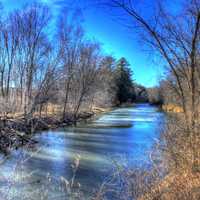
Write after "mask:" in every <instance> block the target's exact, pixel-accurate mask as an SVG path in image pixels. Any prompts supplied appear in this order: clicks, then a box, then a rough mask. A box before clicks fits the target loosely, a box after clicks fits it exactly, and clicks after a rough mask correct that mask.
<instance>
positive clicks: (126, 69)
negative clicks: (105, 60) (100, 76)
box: [115, 58, 135, 104]
mask: <svg viewBox="0 0 200 200" xmlns="http://www.w3.org/2000/svg"><path fill="white" fill-rule="evenodd" d="M115 84H116V90H117V92H116V101H117V102H118V103H119V104H122V103H125V102H128V101H133V100H134V98H135V92H134V84H133V81H132V71H131V69H130V64H129V63H128V61H127V60H126V59H125V58H121V59H120V60H119V61H118V62H117V67H116V69H115Z"/></svg>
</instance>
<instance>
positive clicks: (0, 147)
mask: <svg viewBox="0 0 200 200" xmlns="http://www.w3.org/2000/svg"><path fill="white" fill-rule="evenodd" d="M110 110H111V108H99V107H93V108H92V111H89V112H86V111H85V112H81V113H80V114H79V115H78V116H77V118H76V119H72V118H70V117H68V118H67V117H66V118H65V119H63V118H62V117H61V115H60V114H56V115H54V116H52V115H47V116H45V117H39V116H34V117H32V118H31V119H29V120H27V119H25V118H23V117H18V118H14V117H10V118H7V119H1V121H0V152H1V153H4V154H8V153H9V151H10V150H12V149H18V148H19V147H21V146H25V145H34V144H35V143H37V141H35V140H33V139H32V137H33V135H34V134H35V133H36V132H38V131H45V130H50V129H56V128H61V127H66V126H72V125H75V124H77V123H79V122H83V121H84V122H86V121H88V120H92V119H93V118H94V117H96V116H98V115H100V114H103V113H106V112H108V111H110Z"/></svg>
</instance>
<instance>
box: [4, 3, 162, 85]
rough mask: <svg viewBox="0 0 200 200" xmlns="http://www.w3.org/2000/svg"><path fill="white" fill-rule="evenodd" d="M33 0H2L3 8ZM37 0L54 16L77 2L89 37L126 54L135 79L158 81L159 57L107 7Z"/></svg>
mask: <svg viewBox="0 0 200 200" xmlns="http://www.w3.org/2000/svg"><path fill="white" fill-rule="evenodd" d="M33 1H34V0H17V1H16V0H1V2H2V3H3V6H4V9H5V10H7V11H11V10H13V9H15V8H20V7H22V6H23V5H24V4H28V3H32V2H33ZM36 1H38V2H43V3H46V4H48V5H49V7H50V8H51V9H52V11H53V13H54V15H55V16H56V14H57V13H59V12H60V11H61V10H63V9H64V8H72V7H74V6H76V5H78V6H79V7H80V8H81V9H82V13H83V17H84V22H83V26H84V29H85V32H86V35H87V37H88V38H90V39H94V40H96V41H99V42H100V43H101V44H102V47H103V50H104V51H105V53H108V54H112V55H113V56H115V57H116V58H120V57H125V58H127V60H128V61H129V63H130V64H131V67H132V70H133V73H134V75H133V79H134V80H135V81H136V82H137V83H139V84H142V85H144V86H147V87H151V86H155V85H156V84H158V81H159V77H161V75H162V74H163V70H162V66H161V65H160V66H159V65H158V62H153V61H155V59H156V58H155V55H154V54H150V53H148V52H147V51H145V47H144V46H143V45H142V44H141V43H140V42H139V38H138V36H137V34H135V33H134V30H131V29H128V28H126V27H124V26H123V25H121V24H120V23H119V22H118V21H117V20H115V17H113V16H112V13H110V12H108V10H106V9H105V8H103V7H96V6H94V5H91V4H90V3H85V2H86V1H83V2H84V3H83V2H82V3H80V2H81V1H80V0H79V1H78V0H73V1H72V0H36ZM88 1H89V0H88ZM90 1H91V2H94V1H92V0H90ZM151 1H153V0H151ZM156 63H157V64H156Z"/></svg>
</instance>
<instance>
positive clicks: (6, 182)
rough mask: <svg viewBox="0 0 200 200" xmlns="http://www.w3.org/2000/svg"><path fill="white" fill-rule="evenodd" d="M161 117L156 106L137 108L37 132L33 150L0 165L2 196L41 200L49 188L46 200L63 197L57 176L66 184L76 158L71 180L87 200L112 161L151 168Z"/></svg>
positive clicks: (15, 199)
mask: <svg viewBox="0 0 200 200" xmlns="http://www.w3.org/2000/svg"><path fill="white" fill-rule="evenodd" d="M164 118H165V116H164V114H163V113H162V112H160V111H159V110H158V108H157V107H154V106H151V105H149V104H136V105H134V106H133V107H128V108H119V109H115V110H113V111H111V112H109V113H107V114H104V115H102V116H100V117H98V118H97V119H95V120H93V121H91V122H88V123H86V124H85V123H82V124H79V125H78V126H77V127H67V128H62V129H57V130H52V131H51V130H49V131H45V132H42V133H38V134H36V135H35V139H36V140H37V141H38V144H37V145H36V146H35V147H34V148H28V149H27V148H23V149H20V150H16V151H13V152H12V153H11V155H10V156H9V157H8V158H7V160H6V161H5V162H4V163H3V164H1V166H0V191H1V192H2V197H3V199H9V200H10V199H13V200H22V199H26V198H27V199H33V200H39V197H41V195H42V194H41V191H44V190H42V189H44V187H47V188H48V189H49V191H48V194H47V199H56V200H61V199H64V197H63V192H62V191H61V190H60V189H59V186H58V188H56V186H57V184H58V180H60V178H61V177H64V178H65V179H67V180H69V179H70V177H72V174H73V173H72V171H73V170H72V166H71V164H72V163H73V161H74V159H75V158H77V157H78V158H80V164H79V167H78V170H77V172H76V177H75V182H79V183H80V185H81V187H82V188H84V189H83V190H84V191H85V192H84V195H85V197H84V199H87V197H88V196H89V194H90V193H91V192H92V191H93V189H97V188H98V187H99V186H100V185H101V183H102V182H103V180H104V179H105V177H107V176H108V175H109V174H110V173H111V171H112V169H113V163H114V162H119V163H123V164H124V163H126V165H128V166H129V167H137V168H138V167H139V168H144V167H149V166H150V161H149V152H150V151H151V150H152V147H153V144H154V142H155V139H156V138H158V137H159V135H160V131H161V130H160V125H161V124H163V122H164ZM50 177H51V178H50ZM47 179H51V180H50V181H49V182H51V186H52V185H54V186H55V187H54V189H52V188H51V189H50V186H49V185H47V183H46V182H47ZM58 185H59V184H58ZM28 197H29V198H28Z"/></svg>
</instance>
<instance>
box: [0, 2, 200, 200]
mask: <svg viewBox="0 0 200 200" xmlns="http://www.w3.org/2000/svg"><path fill="white" fill-rule="evenodd" d="M98 3H100V4H101V5H102V4H103V5H104V6H106V7H109V9H111V10H112V12H113V13H114V12H115V10H120V12H122V13H123V14H124V15H125V16H126V17H125V18H124V24H127V23H128V24H129V23H130V22H131V23H133V26H134V27H137V34H139V36H141V41H142V42H143V44H144V45H145V47H147V48H150V50H151V51H152V52H153V53H154V52H155V55H156V56H158V57H159V59H161V60H162V62H163V63H164V64H163V65H164V66H165V68H166V72H167V73H166V75H165V77H164V78H163V80H161V81H160V84H159V86H158V87H155V88H147V89H145V88H144V87H142V86H139V85H137V84H135V83H133V81H132V79H131V71H130V68H129V64H128V62H127V61H126V59H125V58H121V59H120V60H117V61H116V60H115V59H114V58H113V57H112V56H108V55H103V53H102V51H101V48H100V45H99V44H98V43H97V42H93V41H89V40H88V39H87V38H86V36H85V34H84V31H83V29H82V27H81V21H80V18H79V17H78V13H77V12H75V13H73V12H71V13H70V14H68V15H63V14H62V15H61V16H60V17H59V20H58V21H59V23H58V24H57V30H56V32H55V33H51V34H50V32H51V30H50V28H49V25H50V22H51V18H50V12H49V9H48V8H47V7H46V6H43V5H39V4H34V5H32V6H29V7H26V8H24V9H23V10H16V11H15V12H13V13H11V14H10V15H9V16H5V15H2V16H1V23H0V41H1V42H0V91H1V96H0V100H1V104H0V105H1V108H0V110H1V149H2V150H3V151H7V149H10V148H13V147H14V146H15V145H14V143H15V142H16V141H17V140H16V137H17V138H21V137H22V138H23V140H25V142H26V140H27V135H28V134H27V133H32V132H34V131H36V130H38V128H39V127H42V129H43V128H44V127H46V128H49V124H50V125H53V126H55V125H56V126H60V125H62V124H63V123H64V125H66V124H68V123H69V124H70V123H75V122H76V121H77V120H80V119H81V118H87V117H90V116H91V115H92V114H93V113H94V112H95V108H97V109H98V108H99V107H100V108H102V107H103V108H110V107H113V106H116V105H122V104H123V103H127V102H134V101H135V102H136V101H140V100H142V101H147V100H148V101H149V102H151V103H153V104H158V105H160V104H164V106H163V108H164V109H165V110H167V111H175V112H172V113H170V114H169V117H168V118H167V120H166V126H165V128H164V130H163V134H162V135H161V137H160V140H156V141H155V148H154V151H153V152H151V153H150V159H151V161H152V167H151V169H150V170H148V171H146V170H137V169H127V168H126V167H124V166H121V165H119V164H118V163H115V164H116V170H115V171H116V173H113V177H112V178H111V179H110V180H109V181H108V182H109V183H103V184H102V187H101V188H100V190H99V191H98V192H96V195H95V197H94V199H95V200H102V199H108V198H109V197H110V196H109V195H108V194H110V193H109V192H110V191H120V193H119V194H120V195H118V199H120V200H121V199H123V200H127V199H138V200H143V199H145V200H148V199H149V200H157V199H160V200H198V199H200V192H199V191H200V148H199V147H200V134H199V126H200V121H199V120H200V116H199V115H200V99H199V88H200V62H199V58H200V2H199V1H197V0H191V1H183V4H181V5H180V8H179V9H178V10H177V11H176V12H174V10H170V9H169V8H167V7H166V4H165V2H158V3H157V2H156V3H155V8H154V11H152V16H150V19H149V18H145V17H144V16H143V15H142V14H141V13H140V10H141V8H143V6H144V5H141V3H138V4H134V3H133V1H126V0H125V1H124V0H109V1H106V0H99V1H98ZM144 4H145V3H144ZM145 5H146V4H145ZM1 13H3V11H2V12H1ZM126 20H127V21H126ZM50 127H51V126H50ZM8 132H9V134H8ZM22 132H24V133H25V134H21V133H22ZM24 135H25V137H24ZM28 140H29V137H28ZM20 141H21V139H20ZM33 142H34V141H33ZM5 149H6V150H5ZM158 158H159V159H158ZM78 166H79V157H78V158H77V159H76V160H75V164H74V165H73V169H74V175H73V176H72V181H70V182H68V181H67V180H65V179H62V182H63V183H64V184H65V189H66V191H67V192H69V193H70V195H69V196H70V198H72V199H78V198H79V199H81V198H83V197H82V196H81V193H79V187H75V186H74V177H75V173H76V169H77V168H78ZM116 177H117V178H116ZM113 186H116V187H113ZM77 188H78V190H76V189H77ZM67 194H68V193H67Z"/></svg>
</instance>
